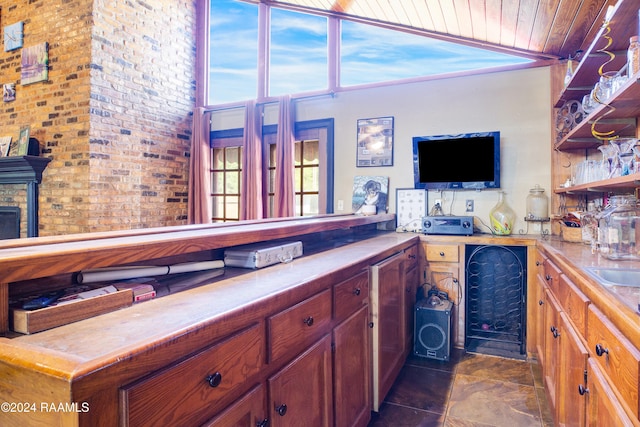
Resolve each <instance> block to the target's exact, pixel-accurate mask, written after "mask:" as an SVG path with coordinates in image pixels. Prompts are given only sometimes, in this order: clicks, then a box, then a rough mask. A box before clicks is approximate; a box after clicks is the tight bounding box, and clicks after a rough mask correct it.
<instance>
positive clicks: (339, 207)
mask: <svg viewBox="0 0 640 427" xmlns="http://www.w3.org/2000/svg"><path fill="white" fill-rule="evenodd" d="M338 210H339V211H343V210H344V200H338Z"/></svg>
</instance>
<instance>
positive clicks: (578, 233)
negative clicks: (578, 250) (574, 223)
mask: <svg viewBox="0 0 640 427" xmlns="http://www.w3.org/2000/svg"><path fill="white" fill-rule="evenodd" d="M560 229H561V230H562V240H564V241H565V242H573V243H582V227H567V226H566V225H564V224H562V225H561V227H560Z"/></svg>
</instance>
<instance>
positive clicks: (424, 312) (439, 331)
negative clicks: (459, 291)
mask: <svg viewBox="0 0 640 427" xmlns="http://www.w3.org/2000/svg"><path fill="white" fill-rule="evenodd" d="M452 307H453V303H452V302H451V301H449V300H443V301H442V304H439V305H433V304H432V303H431V301H430V300H429V299H423V300H420V301H418V302H417V303H416V305H415V310H414V314H415V316H414V341H413V354H415V355H416V356H420V357H428V358H430V359H438V360H445V361H446V360H449V354H450V350H451V340H450V336H451V308H452Z"/></svg>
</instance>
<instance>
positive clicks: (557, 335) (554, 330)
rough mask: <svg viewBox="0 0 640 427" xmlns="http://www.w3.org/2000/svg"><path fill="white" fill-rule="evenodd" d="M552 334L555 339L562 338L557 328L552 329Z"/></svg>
mask: <svg viewBox="0 0 640 427" xmlns="http://www.w3.org/2000/svg"><path fill="white" fill-rule="evenodd" d="M551 333H552V334H553V337H554V338H558V337H559V336H560V333H559V332H558V328H556V327H555V326H552V327H551Z"/></svg>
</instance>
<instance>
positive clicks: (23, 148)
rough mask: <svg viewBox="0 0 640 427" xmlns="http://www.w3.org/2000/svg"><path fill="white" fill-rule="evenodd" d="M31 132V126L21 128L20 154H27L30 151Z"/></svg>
mask: <svg viewBox="0 0 640 427" xmlns="http://www.w3.org/2000/svg"><path fill="white" fill-rule="evenodd" d="M29 132H30V127H29V126H24V127H22V128H21V129H20V137H19V138H18V156H26V155H27V154H28V153H29Z"/></svg>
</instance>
